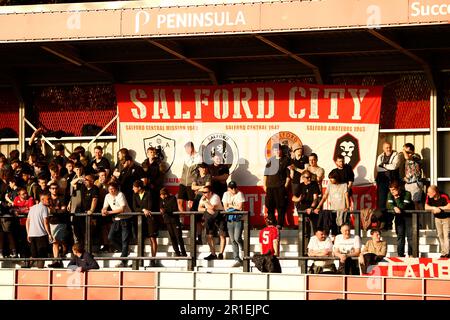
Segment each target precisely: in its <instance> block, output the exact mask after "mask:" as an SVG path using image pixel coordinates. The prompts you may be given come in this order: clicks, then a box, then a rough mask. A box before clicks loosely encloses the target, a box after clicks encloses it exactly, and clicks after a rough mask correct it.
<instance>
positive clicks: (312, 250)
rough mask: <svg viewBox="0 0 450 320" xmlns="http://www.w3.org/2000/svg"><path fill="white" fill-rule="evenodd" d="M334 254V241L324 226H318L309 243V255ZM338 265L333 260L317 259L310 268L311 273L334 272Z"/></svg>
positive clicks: (325, 255)
mask: <svg viewBox="0 0 450 320" xmlns="http://www.w3.org/2000/svg"><path fill="white" fill-rule="evenodd" d="M332 254H333V242H331V239H330V238H329V237H328V236H327V234H326V233H325V232H324V230H323V229H322V228H317V230H316V234H315V235H314V236H313V237H311V239H310V240H309V243H308V256H309V257H331V256H332ZM335 270H336V266H335V265H334V263H333V260H315V261H314V262H313V264H312V266H311V268H310V272H311V273H325V272H327V273H334V272H335Z"/></svg>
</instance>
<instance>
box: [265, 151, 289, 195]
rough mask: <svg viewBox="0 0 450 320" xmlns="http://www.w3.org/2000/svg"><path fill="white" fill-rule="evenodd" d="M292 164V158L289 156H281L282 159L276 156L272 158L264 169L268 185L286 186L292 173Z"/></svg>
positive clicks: (270, 186)
mask: <svg viewBox="0 0 450 320" xmlns="http://www.w3.org/2000/svg"><path fill="white" fill-rule="evenodd" d="M290 164H291V159H289V158H288V157H281V158H280V159H277V158H275V157H272V158H270V159H269V161H267V164H266V168H265V170H264V176H267V182H266V186H267V187H268V188H280V187H284V184H285V183H286V179H287V177H288V176H289V173H290V170H289V169H288V166H289V165H290Z"/></svg>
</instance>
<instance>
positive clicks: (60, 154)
mask: <svg viewBox="0 0 450 320" xmlns="http://www.w3.org/2000/svg"><path fill="white" fill-rule="evenodd" d="M53 151H54V155H53V161H52V162H54V163H56V164H57V165H58V166H59V167H60V168H59V173H60V175H61V176H62V177H64V176H65V175H66V173H67V169H66V164H67V161H68V160H69V159H67V157H66V156H65V154H64V145H63V144H61V143H58V144H57V145H56V146H55V149H54V150H53Z"/></svg>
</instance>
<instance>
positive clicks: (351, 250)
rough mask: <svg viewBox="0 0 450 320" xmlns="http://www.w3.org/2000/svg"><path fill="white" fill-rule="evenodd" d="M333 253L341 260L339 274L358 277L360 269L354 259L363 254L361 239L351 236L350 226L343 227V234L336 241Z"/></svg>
mask: <svg viewBox="0 0 450 320" xmlns="http://www.w3.org/2000/svg"><path fill="white" fill-rule="evenodd" d="M333 252H334V255H335V256H336V257H338V258H339V268H338V273H341V274H352V275H358V274H359V268H358V264H357V261H356V260H353V259H352V258H353V257H359V254H360V253H361V238H360V237H359V236H358V235H356V236H355V235H352V234H350V226H349V225H348V224H344V225H342V226H341V234H339V235H337V236H336V239H335V240H334V246H333Z"/></svg>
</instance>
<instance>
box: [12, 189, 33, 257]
mask: <svg viewBox="0 0 450 320" xmlns="http://www.w3.org/2000/svg"><path fill="white" fill-rule="evenodd" d="M33 205H34V199H33V198H32V197H30V196H29V195H28V192H27V190H26V189H25V188H20V189H19V192H18V196H17V197H15V198H14V207H13V210H14V213H15V215H28V213H29V212H30V208H31V207H32V206H33ZM26 224H27V218H20V219H19V230H18V233H19V234H18V239H17V240H18V247H19V253H20V257H21V258H23V257H25V258H27V257H29V256H30V247H29V245H28V241H27V229H26ZM24 265H28V264H27V263H25V264H24Z"/></svg>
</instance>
